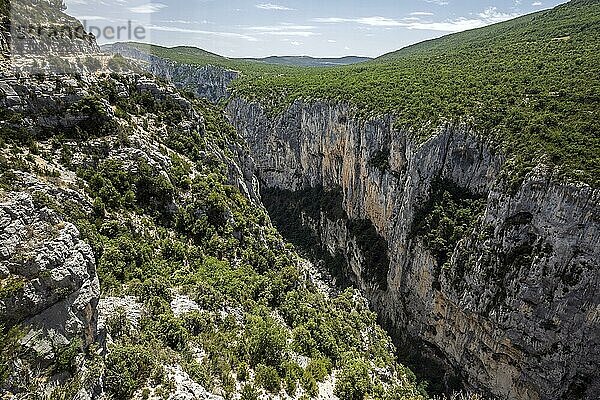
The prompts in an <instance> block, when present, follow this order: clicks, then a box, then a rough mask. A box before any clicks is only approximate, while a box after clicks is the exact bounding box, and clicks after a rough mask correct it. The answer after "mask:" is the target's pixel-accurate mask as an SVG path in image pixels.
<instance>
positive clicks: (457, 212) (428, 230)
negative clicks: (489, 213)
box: [412, 180, 485, 272]
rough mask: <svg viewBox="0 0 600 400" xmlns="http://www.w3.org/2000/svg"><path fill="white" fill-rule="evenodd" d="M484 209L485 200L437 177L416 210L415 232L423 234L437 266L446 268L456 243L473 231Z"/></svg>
mask: <svg viewBox="0 0 600 400" xmlns="http://www.w3.org/2000/svg"><path fill="white" fill-rule="evenodd" d="M484 209H485V199H483V198H481V197H479V196H476V195H474V194H472V193H469V192H467V191H465V190H464V189H461V188H459V187H457V186H456V185H454V184H452V182H449V181H445V180H437V181H434V182H433V184H432V187H431V192H430V194H429V198H428V200H427V202H426V203H425V204H423V206H422V207H421V209H419V210H418V212H417V213H416V216H415V220H414V221H413V226H412V233H413V234H414V235H417V236H420V237H422V239H423V242H424V244H425V245H426V246H427V247H428V249H429V251H431V254H432V255H433V256H435V257H436V259H437V264H438V267H440V268H447V267H448V262H449V261H450V256H451V255H452V252H453V251H454V249H455V248H456V245H457V244H458V242H459V241H460V240H461V239H463V238H465V237H467V236H468V235H469V234H471V233H472V232H473V229H474V228H475V226H476V223H477V220H478V218H479V217H480V215H481V213H482V212H483V210H484ZM438 272H439V270H438Z"/></svg>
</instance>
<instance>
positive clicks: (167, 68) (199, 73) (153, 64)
mask: <svg viewBox="0 0 600 400" xmlns="http://www.w3.org/2000/svg"><path fill="white" fill-rule="evenodd" d="M103 50H105V51H108V52H110V53H114V54H120V55H122V56H123V57H126V58H130V59H134V60H139V61H141V62H142V66H143V67H144V69H146V70H147V71H148V72H150V73H152V74H154V75H156V76H158V77H161V78H163V79H166V80H167V81H169V82H172V83H173V84H174V85H175V86H177V87H178V88H180V89H186V90H190V91H192V92H193V93H195V94H196V95H198V96H199V97H204V98H206V99H208V100H210V101H212V102H214V103H216V102H218V101H219V100H221V99H224V98H227V97H229V93H228V91H227V86H228V85H229V84H230V83H231V82H232V81H233V80H234V79H236V78H237V77H238V73H237V72H235V71H231V70H227V69H225V68H221V67H216V66H212V65H207V66H204V67H198V66H196V65H187V64H180V63H175V62H173V61H169V60H165V59H163V58H159V57H156V56H154V55H151V54H148V53H146V52H143V51H141V50H139V49H136V48H134V47H131V46H129V45H127V44H125V43H116V44H114V45H109V46H104V47H103Z"/></svg>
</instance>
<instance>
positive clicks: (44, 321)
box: [0, 192, 100, 387]
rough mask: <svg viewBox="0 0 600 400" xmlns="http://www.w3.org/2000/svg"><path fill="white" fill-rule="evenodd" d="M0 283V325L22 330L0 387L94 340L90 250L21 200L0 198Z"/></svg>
mask: <svg viewBox="0 0 600 400" xmlns="http://www.w3.org/2000/svg"><path fill="white" fill-rule="evenodd" d="M0 281H1V282H2V288H3V290H2V294H1V296H0V323H2V324H10V325H14V324H20V325H21V326H22V327H23V328H22V330H23V332H22V334H23V337H22V338H21V339H20V343H21V346H22V348H21V350H20V352H19V356H18V357H16V358H15V359H14V360H12V362H13V363H15V366H16V367H15V368H14V370H13V371H14V373H13V374H12V375H10V376H9V377H8V380H7V381H6V382H4V383H3V385H4V387H7V386H8V387H11V386H15V387H19V386H22V385H23V384H24V383H25V382H26V381H27V380H28V379H33V378H34V377H35V373H36V372H35V371H37V370H39V369H42V370H43V369H45V368H48V367H49V366H50V365H52V364H53V362H54V361H55V360H56V358H57V357H58V355H57V354H58V353H60V352H61V351H63V350H64V349H65V348H67V347H69V346H75V348H76V349H77V350H79V351H80V350H82V349H83V348H85V347H87V346H89V345H91V344H92V343H93V342H94V341H95V340H96V332H97V331H96V321H97V318H98V313H97V310H96V306H97V304H98V300H99V298H100V286H99V282H98V276H97V274H96V262H95V259H94V254H93V253H92V249H91V248H90V246H89V245H87V244H86V243H84V242H83V241H82V240H80V239H79V232H78V231H77V229H76V228H75V226H73V225H72V224H69V223H65V222H63V221H62V220H61V219H60V218H59V216H58V215H57V214H56V213H55V212H53V211H51V210H50V209H48V208H40V207H39V206H37V205H35V204H34V201H33V199H32V197H31V195H30V194H28V193H26V192H14V193H11V194H8V195H6V196H3V197H2V198H0ZM56 379H59V380H60V378H56Z"/></svg>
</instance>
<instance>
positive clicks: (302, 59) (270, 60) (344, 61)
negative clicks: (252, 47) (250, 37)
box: [248, 56, 372, 67]
mask: <svg viewBox="0 0 600 400" xmlns="http://www.w3.org/2000/svg"><path fill="white" fill-rule="evenodd" d="M248 60H251V61H258V62H262V63H265V64H277V65H293V66H297V67H335V66H340V65H352V64H358V63H362V62H366V61H370V60H372V58H369V57H357V56H346V57H340V58H314V57H309V56H271V57H265V58H251V59H248Z"/></svg>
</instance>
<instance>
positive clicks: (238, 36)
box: [148, 25, 258, 42]
mask: <svg viewBox="0 0 600 400" xmlns="http://www.w3.org/2000/svg"><path fill="white" fill-rule="evenodd" d="M148 29H150V30H153V31H161V32H177V33H189V34H197V35H205V36H218V37H226V38H235V39H243V40H247V41H249V42H257V41H258V39H257V38H255V37H253V36H249V35H244V34H240V33H234V32H215V31H203V30H198V29H184V28H176V27H173V26H161V25H150V26H149V27H148Z"/></svg>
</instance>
